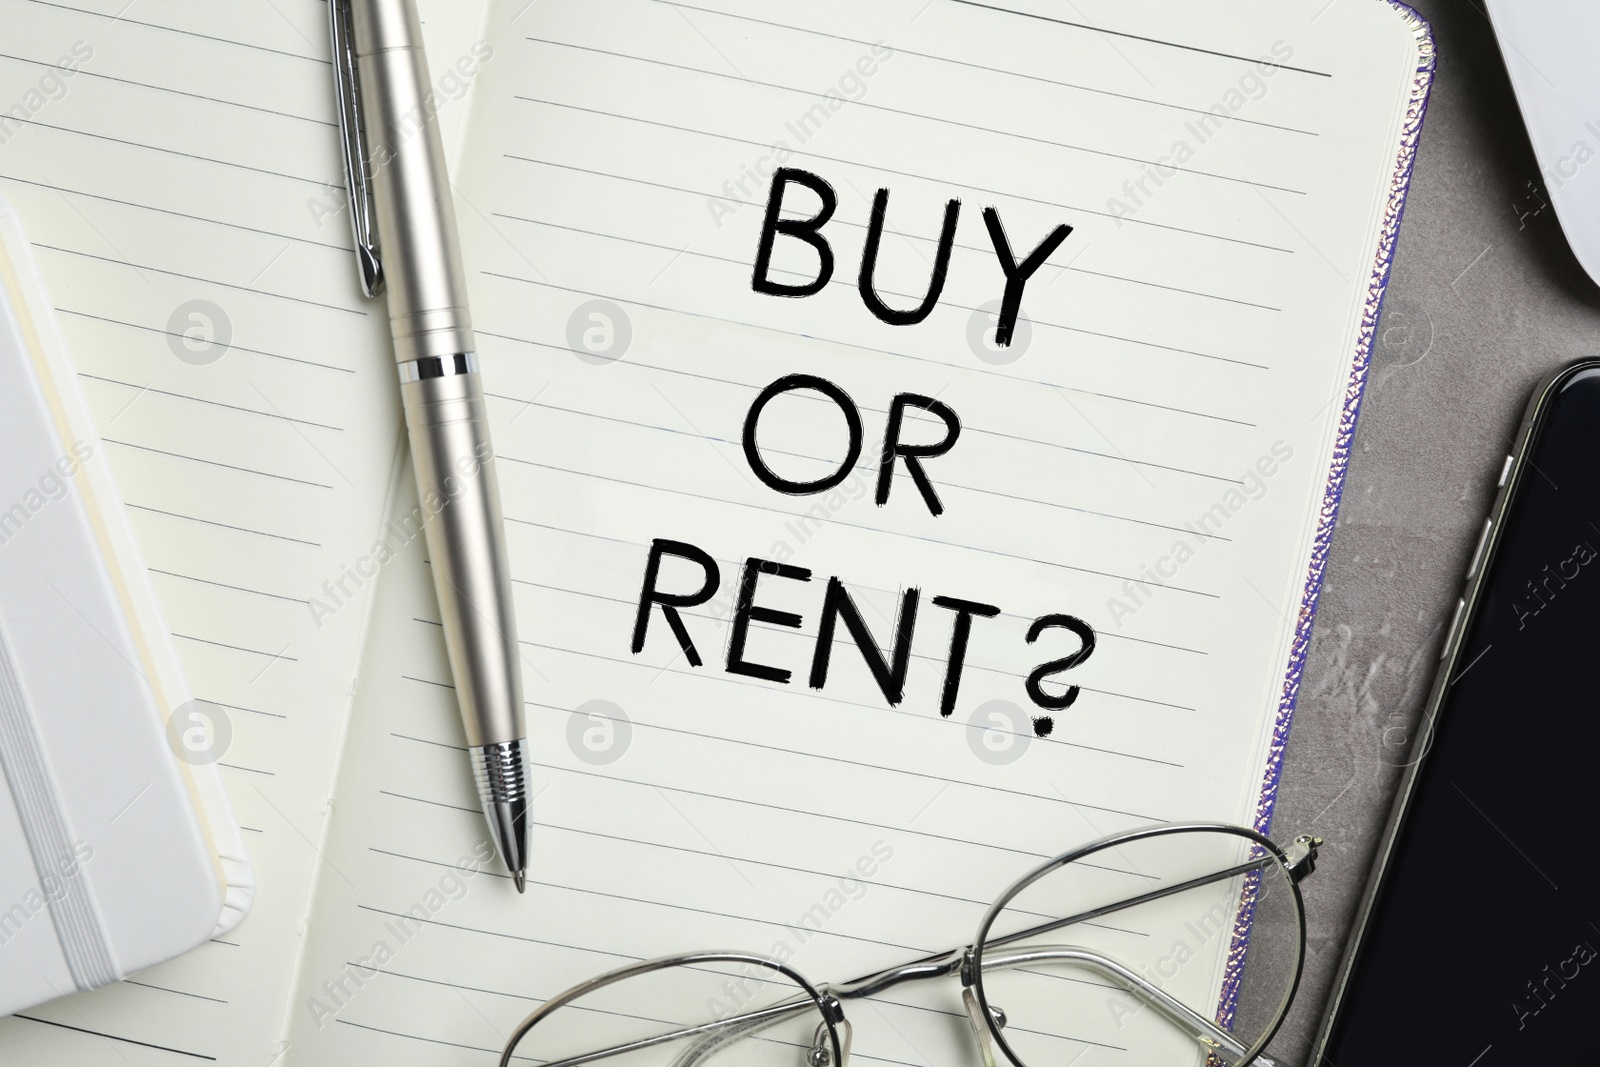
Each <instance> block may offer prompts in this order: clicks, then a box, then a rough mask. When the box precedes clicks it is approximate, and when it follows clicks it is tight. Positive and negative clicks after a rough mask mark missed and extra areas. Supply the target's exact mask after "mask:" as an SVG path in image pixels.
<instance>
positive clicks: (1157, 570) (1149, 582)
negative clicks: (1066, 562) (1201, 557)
mask: <svg viewBox="0 0 1600 1067" xmlns="http://www.w3.org/2000/svg"><path fill="white" fill-rule="evenodd" d="M1293 458H1294V449H1293V448H1291V447H1290V446H1289V444H1288V442H1286V441H1276V442H1274V443H1273V445H1272V448H1271V450H1270V454H1268V455H1265V456H1262V457H1261V458H1259V459H1257V460H1256V461H1255V464H1254V465H1253V466H1251V467H1249V468H1247V469H1246V470H1245V472H1244V473H1243V474H1242V475H1240V477H1239V485H1240V488H1238V489H1229V490H1228V491H1227V492H1226V493H1224V494H1222V499H1221V500H1219V501H1217V502H1216V503H1215V504H1212V505H1211V507H1209V508H1207V509H1206V510H1205V512H1203V513H1202V514H1201V515H1200V516H1199V517H1198V518H1196V519H1195V520H1194V521H1192V522H1186V523H1184V524H1183V528H1184V529H1185V530H1188V531H1189V532H1190V533H1191V534H1193V535H1194V538H1195V543H1194V544H1193V545H1192V546H1191V545H1190V544H1189V539H1188V538H1183V539H1181V540H1178V541H1174V542H1173V544H1172V548H1171V549H1170V550H1169V551H1168V552H1167V554H1166V555H1164V556H1162V557H1160V558H1159V559H1157V560H1156V561H1155V563H1154V564H1148V563H1147V564H1145V565H1144V566H1142V567H1140V568H1139V577H1138V578H1137V579H1132V578H1130V579H1128V580H1127V581H1125V582H1123V583H1122V593H1123V596H1124V597H1126V598H1127V599H1125V600H1124V599H1122V598H1121V597H1110V598H1108V599H1107V600H1106V612H1107V613H1108V614H1109V615H1110V616H1111V621H1112V622H1113V623H1115V624H1116V625H1117V627H1118V629H1120V628H1121V627H1122V621H1123V620H1124V619H1126V618H1128V617H1130V616H1132V615H1133V614H1134V613H1135V612H1137V611H1138V610H1139V609H1140V608H1142V607H1144V606H1145V605H1146V604H1148V603H1149V602H1150V599H1151V598H1152V597H1153V596H1155V592H1154V589H1160V588H1163V587H1164V586H1165V585H1166V584H1167V583H1168V582H1170V581H1171V580H1172V579H1173V578H1175V577H1176V576H1177V574H1178V571H1179V569H1180V568H1182V567H1183V565H1184V564H1186V563H1188V562H1189V561H1190V560H1191V559H1193V558H1194V557H1195V554H1196V553H1197V552H1198V551H1199V550H1200V549H1201V548H1202V547H1204V546H1205V543H1206V542H1207V541H1210V540H1212V539H1213V538H1215V537H1216V536H1217V535H1218V533H1219V532H1220V531H1221V530H1222V528H1223V527H1224V526H1226V525H1227V524H1228V521H1229V520H1230V519H1232V518H1233V517H1234V516H1235V515H1237V514H1239V512H1240V511H1242V510H1243V509H1244V506H1245V505H1246V504H1247V503H1249V502H1250V501H1252V500H1260V499H1261V498H1262V497H1264V496H1266V495H1267V479H1269V478H1271V477H1272V476H1273V475H1275V474H1277V473H1278V469H1279V467H1280V466H1281V465H1282V464H1285V463H1287V462H1289V461H1290V460H1291V459H1293ZM1152 587H1154V589H1152Z"/></svg>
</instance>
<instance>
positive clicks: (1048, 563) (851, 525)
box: [495, 452, 1220, 600]
mask: <svg viewBox="0 0 1600 1067" xmlns="http://www.w3.org/2000/svg"><path fill="white" fill-rule="evenodd" d="M495 458H496V459H497V460H504V461H506V462H508V463H516V464H519V465H521V466H527V467H537V468H539V469H541V470H546V471H550V472H552V473H556V474H567V475H571V476H573V477H577V478H586V479H591V480H595V481H603V482H611V483H612V484H615V485H625V486H628V487H629V488H631V489H642V490H645V491H646V492H650V493H666V494H670V495H673V496H683V497H688V498H690V499H693V500H703V501H705V502H707V503H714V504H726V505H728V506H729V507H734V508H743V509H747V510H751V511H762V512H766V513H768V514H772V515H782V516H783V517H784V518H787V519H803V518H804V517H805V513H804V512H793V511H788V510H786V509H784V508H781V507H777V506H774V505H770V504H757V503H754V502H753V501H748V500H733V499H730V498H728V497H722V496H717V495H715V494H713V493H697V492H694V491H692V490H689V489H675V488H671V487H668V486H660V485H650V484H648V483H646V482H637V481H633V480H632V479H629V478H623V477H622V476H620V475H615V474H600V473H596V472H593V471H580V470H574V469H572V468H570V467H559V466H557V465H555V464H553V463H540V462H538V461H537V460H531V459H520V458H518V457H516V456H512V455H509V454H507V453H504V452H501V453H498V454H497V455H496V456H495ZM828 521H829V522H830V523H832V524H833V525H836V526H841V527H845V528H848V529H853V530H861V531H863V532H864V533H868V534H876V535H879V536H882V537H886V538H890V539H903V540H910V541H921V542H923V543H924V544H930V545H938V546H939V547H941V548H955V549H962V550H965V551H969V552H979V553H982V554H984V555H988V556H998V557H1000V558H1002V559H1011V560H1016V561H1018V562H1021V563H1033V564H1037V565H1038V566H1041V567H1049V568H1051V569H1053V570H1062V571H1072V572H1074V573H1076V574H1088V575H1093V576H1095V577H1097V578H1105V579H1107V580H1108V581H1116V582H1137V581H1141V580H1142V579H1140V578H1139V577H1138V575H1133V574H1119V573H1117V572H1115V571H1103V570H1099V569H1097V568H1094V567H1083V566H1079V565H1077V564H1074V563H1064V562H1062V561H1060V560H1054V559H1042V558H1040V557H1038V556H1030V555H1026V554H1024V553H1021V552H1007V551H1005V550H1004V549H1000V548H991V547H988V546H986V545H972V544H962V543H960V542H958V541H946V540H944V539H942V538H938V537H930V536H928V535H927V534H919V533H913V532H911V531H909V530H889V529H884V528H881V527H877V526H871V525H868V524H867V523H857V522H848V521H846V520H844V519H841V518H839V517H838V516H837V515H835V516H834V517H833V518H831V519H829V520H828ZM1161 588H1162V589H1163V590H1170V591H1172V592H1174V593H1184V594H1187V595H1189V596H1196V597H1204V598H1205V599H1208V600H1218V599H1220V595H1219V594H1217V593H1212V592H1207V591H1206V590H1204V589H1193V588H1190V587H1189V586H1184V585H1173V584H1170V583H1169V584H1166V585H1163V586H1162V587H1161Z"/></svg>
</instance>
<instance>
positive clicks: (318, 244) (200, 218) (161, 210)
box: [0, 173, 355, 255]
mask: <svg viewBox="0 0 1600 1067" xmlns="http://www.w3.org/2000/svg"><path fill="white" fill-rule="evenodd" d="M0 181H11V182H17V183H19V184H21V185H31V186H33V187H34V188H36V189H48V190H50V191H51V192H53V193H60V194H61V195H63V196H81V197H83V198H85V199H88V200H98V201H100V202H101V203H105V204H115V205H117V206H118V207H126V208H133V209H134V210H135V211H148V212H152V213H154V214H158V215H166V216H169V217H171V218H175V219H187V220H189V221H190V222H203V223H206V224H208V225H211V226H219V227H222V228H223V229H227V230H236V231H238V232H239V233H253V234H259V235H260V236H262V237H275V238H277V239H278V240H280V241H293V242H295V243H296V244H303V245H310V246H312V247H315V248H329V249H334V250H336V251H338V252H340V253H342V254H344V255H354V254H355V253H354V250H353V249H352V248H351V247H350V245H349V244H348V243H347V244H339V243H338V242H336V241H317V240H313V239H311V238H310V237H305V236H302V235H300V234H293V233H282V232H280V231H278V230H267V229H262V228H260V227H257V226H246V225H245V224H243V223H241V222H230V221H228V220H227V219H214V218H211V217H209V216H207V215H191V214H188V213H186V212H183V211H175V210H173V209H172V208H166V207H158V206H156V205H155V204H142V203H139V202H138V201H134V200H119V199H117V198H116V197H114V196H105V195H104V194H101V193H91V192H89V191H88V190H85V189H73V188H70V187H68V186H65V185H57V184H53V183H51V182H41V181H34V180H32V179H31V178H24V177H21V176H20V175H16V174H6V173H0Z"/></svg>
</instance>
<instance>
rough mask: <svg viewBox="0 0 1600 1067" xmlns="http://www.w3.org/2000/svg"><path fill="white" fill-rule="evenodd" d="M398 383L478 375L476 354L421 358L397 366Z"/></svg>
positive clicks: (459, 353) (466, 353)
mask: <svg viewBox="0 0 1600 1067" xmlns="http://www.w3.org/2000/svg"><path fill="white" fill-rule="evenodd" d="M397 369H398V370H399V372H400V383H401V384H402V385H404V384H406V383H407V382H420V381H424V380H425V379H428V378H449V377H451V376H453V375H456V374H476V373H478V354H477V353H476V352H458V353H456V354H455V355H453V356H423V357H422V358H421V359H408V360H406V361H405V362H404V363H401V364H398V365H397Z"/></svg>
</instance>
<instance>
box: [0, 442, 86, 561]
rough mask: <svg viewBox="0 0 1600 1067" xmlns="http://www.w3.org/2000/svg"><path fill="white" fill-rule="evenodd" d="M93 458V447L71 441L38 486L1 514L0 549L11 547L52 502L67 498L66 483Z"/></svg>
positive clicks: (39, 481)
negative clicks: (12, 540) (69, 446)
mask: <svg viewBox="0 0 1600 1067" xmlns="http://www.w3.org/2000/svg"><path fill="white" fill-rule="evenodd" d="M93 455H94V446H93V445H91V444H90V443H89V442H87V441H74V442H72V448H71V450H70V451H68V452H65V453H63V454H62V455H61V457H60V458H59V459H57V460H56V461H55V462H54V463H52V464H51V465H50V466H49V467H46V468H45V472H44V473H43V474H41V475H39V478H38V481H37V483H36V484H35V485H34V486H33V487H32V488H30V489H29V490H28V491H27V492H25V493H23V494H22V499H21V500H19V501H17V502H16V503H15V504H12V505H11V506H10V507H9V508H7V509H6V510H5V511H3V512H0V545H7V544H10V543H11V539H12V538H13V537H16V536H17V534H19V533H21V532H22V528H23V527H24V526H26V525H27V524H28V522H29V520H31V519H32V518H33V517H34V516H35V515H37V514H39V512H41V511H43V510H44V509H45V507H46V506H47V505H49V504H50V503H52V502H53V501H57V500H60V499H61V498H62V497H64V496H66V495H67V483H68V481H70V480H71V479H73V478H75V477H77V475H78V471H79V470H80V469H82V467H83V465H84V464H85V463H87V462H89V459H90V457H92V456H93Z"/></svg>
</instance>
